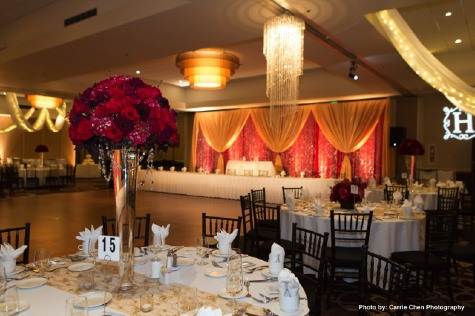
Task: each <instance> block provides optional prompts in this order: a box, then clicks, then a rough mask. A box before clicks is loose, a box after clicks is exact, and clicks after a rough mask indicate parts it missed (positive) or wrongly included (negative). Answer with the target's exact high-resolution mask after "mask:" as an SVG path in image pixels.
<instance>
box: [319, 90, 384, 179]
mask: <svg viewBox="0 0 475 316" xmlns="http://www.w3.org/2000/svg"><path fill="white" fill-rule="evenodd" d="M388 104H389V101H388V100H387V99H384V100H368V101H352V102H339V103H334V104H333V103H332V104H328V103H326V104H317V105H315V106H313V107H312V113H313V115H314V117H315V120H316V121H317V124H318V126H319V127H320V130H321V131H322V133H323V134H324V135H325V137H326V138H327V139H328V141H329V142H330V144H332V145H333V147H335V148H336V149H337V150H339V151H341V152H343V153H345V154H346V155H345V156H344V158H343V162H342V165H341V170H340V177H341V178H349V179H351V176H352V175H351V162H350V158H349V157H348V155H347V154H349V153H351V152H353V151H356V150H358V149H360V148H361V147H362V146H363V145H364V143H365V142H366V141H367V140H368V138H369V137H370V135H371V133H372V132H373V130H374V128H375V127H376V125H377V124H378V120H379V119H380V118H381V115H382V114H383V113H384V111H386V108H387V106H388ZM383 161H384V157H383Z"/></svg>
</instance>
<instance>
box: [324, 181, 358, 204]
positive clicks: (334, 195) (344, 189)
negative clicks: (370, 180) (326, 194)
mask: <svg viewBox="0 0 475 316" xmlns="http://www.w3.org/2000/svg"><path fill="white" fill-rule="evenodd" d="M352 185H356V186H357V187H358V194H351V186H352ZM363 197H364V187H363V185H362V184H361V183H357V182H351V181H350V180H348V179H345V180H343V181H341V182H339V183H337V184H335V185H334V186H333V187H332V191H331V194H330V201H333V202H339V203H340V204H354V203H360V202H361V201H362V200H363Z"/></svg>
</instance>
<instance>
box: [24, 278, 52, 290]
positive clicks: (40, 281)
mask: <svg viewBox="0 0 475 316" xmlns="http://www.w3.org/2000/svg"><path fill="white" fill-rule="evenodd" d="M47 282H48V279H46V278H28V279H23V280H20V281H17V282H16V287H17V288H19V289H33V288H35V287H40V286H43V285H45V284H46V283H47Z"/></svg>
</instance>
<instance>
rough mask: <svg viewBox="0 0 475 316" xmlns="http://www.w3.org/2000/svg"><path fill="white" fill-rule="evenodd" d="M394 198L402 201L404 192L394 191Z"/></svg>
mask: <svg viewBox="0 0 475 316" xmlns="http://www.w3.org/2000/svg"><path fill="white" fill-rule="evenodd" d="M393 200H394V201H395V202H400V201H402V194H401V192H399V191H396V192H394V193H393Z"/></svg>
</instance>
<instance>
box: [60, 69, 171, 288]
mask: <svg viewBox="0 0 475 316" xmlns="http://www.w3.org/2000/svg"><path fill="white" fill-rule="evenodd" d="M69 122H70V128H69V136H70V138H71V140H72V142H73V143H74V144H75V145H84V146H85V147H87V149H88V151H89V152H91V153H92V152H96V153H97V152H99V161H100V163H101V168H102V173H103V174H104V176H105V177H106V179H110V172H108V170H109V168H106V166H107V165H110V167H111V168H112V176H113V182H114V192H115V202H116V203H115V204H116V229H115V231H116V232H117V233H118V235H119V237H120V238H121V249H120V250H121V254H120V263H119V275H120V284H119V289H120V290H123V291H126V290H129V289H131V288H132V287H134V282H133V258H134V251H133V250H134V247H133V236H136V234H135V232H134V228H135V225H134V221H135V197H136V177H137V166H138V162H139V158H140V157H141V156H142V154H144V153H147V152H148V155H149V159H148V160H150V156H151V155H152V154H153V149H154V148H155V147H158V149H166V148H168V147H169V146H176V145H177V144H178V133H177V128H176V114H175V111H173V110H172V109H170V105H169V104H168V100H167V99H166V98H164V97H163V96H162V93H161V92H160V90H159V89H158V88H157V87H152V86H150V85H148V84H146V83H144V82H143V81H142V80H141V79H140V78H135V77H128V76H114V77H111V78H109V79H106V80H103V81H101V82H99V83H96V84H95V85H94V86H92V87H91V88H88V89H86V90H85V91H84V92H83V93H81V94H80V95H79V96H78V97H77V98H76V99H75V100H74V103H73V107H72V109H71V112H69ZM109 162H110V163H109ZM90 247H95V245H91V246H90Z"/></svg>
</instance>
